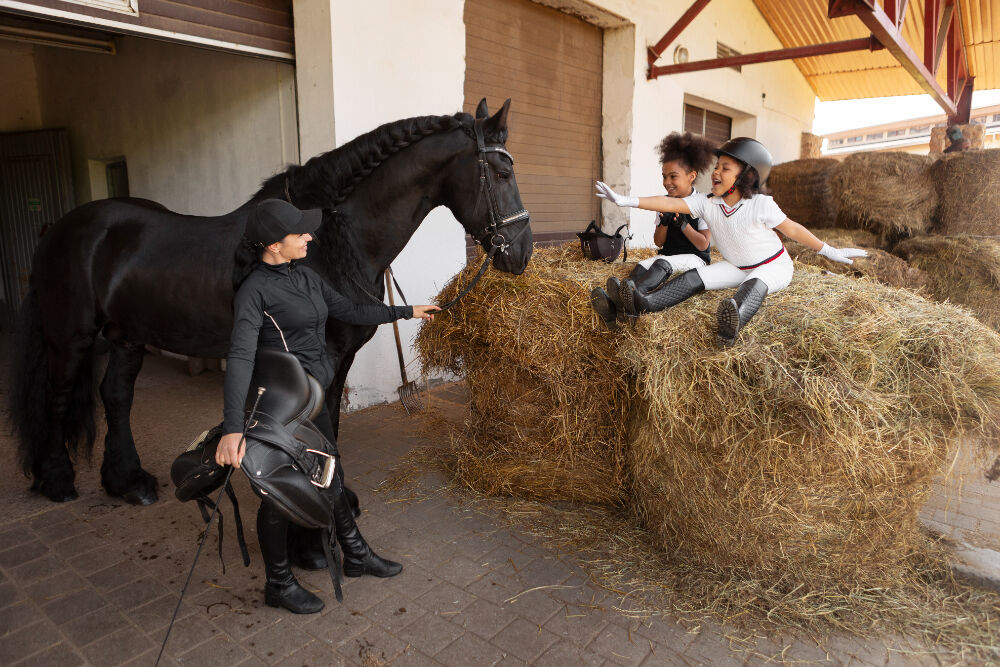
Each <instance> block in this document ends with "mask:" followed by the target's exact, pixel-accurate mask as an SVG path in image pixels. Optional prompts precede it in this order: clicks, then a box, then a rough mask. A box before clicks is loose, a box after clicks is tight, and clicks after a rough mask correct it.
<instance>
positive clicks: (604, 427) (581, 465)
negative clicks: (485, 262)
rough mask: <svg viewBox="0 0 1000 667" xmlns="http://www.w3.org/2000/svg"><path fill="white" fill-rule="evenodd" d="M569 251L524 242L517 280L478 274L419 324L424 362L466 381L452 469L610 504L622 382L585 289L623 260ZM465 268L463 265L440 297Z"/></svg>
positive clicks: (534, 491) (615, 486) (617, 462)
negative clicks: (527, 255) (443, 309)
mask: <svg viewBox="0 0 1000 667" xmlns="http://www.w3.org/2000/svg"><path fill="white" fill-rule="evenodd" d="M580 255H581V253H580V247H579V245H578V244H576V245H566V246H563V247H559V248H546V249H536V250H535V255H534V257H533V259H532V262H531V265H530V266H529V269H528V274H527V275H526V276H524V277H517V276H512V275H510V274H506V273H501V272H499V271H495V270H490V271H487V272H486V274H485V275H484V276H483V278H482V280H481V281H480V283H479V285H477V286H476V288H475V289H474V290H472V291H471V292H469V293H468V294H467V295H466V296H464V297H463V298H462V301H461V302H460V303H459V305H458V306H456V307H455V308H454V309H453V310H451V311H449V312H448V313H445V314H442V315H439V316H438V317H436V318H435V319H434V321H433V322H432V323H429V324H427V325H425V326H424V327H422V329H421V333H420V336H419V338H418V339H417V348H418V350H419V352H420V355H421V358H422V360H423V364H424V367H425V368H442V369H448V370H451V371H454V372H461V373H462V374H464V376H465V378H466V382H467V384H468V387H469V391H470V394H471V415H470V420H469V424H468V429H469V431H468V433H467V434H466V435H467V436H468V437H467V438H466V439H465V441H464V443H463V447H462V448H460V449H459V450H458V457H457V459H456V470H455V474H456V476H457V477H458V478H459V479H460V480H461V481H462V482H463V483H464V484H466V485H468V486H469V487H471V488H474V489H476V490H478V491H480V492H482V493H486V494H489V495H513V496H518V497H522V498H532V499H536V500H571V501H583V502H593V503H598V504H614V503H618V502H620V501H621V492H622V475H623V471H624V469H623V458H622V447H623V443H624V439H625V432H624V429H623V426H622V424H623V423H624V412H623V410H624V409H625V406H626V405H627V403H628V401H627V399H626V396H625V394H626V393H627V392H628V391H629V386H628V383H627V382H626V378H625V377H624V376H623V375H622V373H621V370H622V369H621V365H620V362H619V361H618V360H617V359H615V357H614V354H613V351H612V349H611V344H610V342H609V340H608V338H607V336H606V335H604V332H601V331H600V330H598V329H597V328H596V327H594V326H593V323H594V322H593V313H592V310H591V307H590V300H589V292H590V285H591V284H592V283H598V282H599V283H600V284H601V285H603V284H604V281H605V280H606V278H607V277H608V276H609V275H611V274H612V273H614V274H616V275H618V276H619V277H624V276H625V275H626V274H627V273H628V272H629V271H630V270H631V268H632V267H634V266H635V265H634V264H631V263H630V264H628V265H624V264H612V265H609V264H605V263H604V262H587V261H583V260H582V258H581V257H580ZM648 255H649V251H646V252H645V253H643V252H642V251H640V252H639V253H637V259H638V258H642V257H643V256H648ZM630 256H633V253H630ZM473 264H476V266H473ZM477 267H478V264H477V263H476V262H473V263H470V265H469V268H467V269H466V271H465V272H464V273H462V274H459V276H457V277H456V280H454V281H452V283H451V284H449V285H448V286H447V287H445V289H444V291H442V292H441V294H440V295H439V297H438V298H439V300H440V302H442V303H443V302H444V301H446V300H450V299H451V298H453V297H454V296H455V294H456V293H457V290H458V288H459V287H460V286H463V285H465V284H467V283H468V281H469V280H471V279H472V276H473V275H474V274H475V271H476V269H477Z"/></svg>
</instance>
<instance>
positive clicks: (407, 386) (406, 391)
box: [385, 269, 424, 414]
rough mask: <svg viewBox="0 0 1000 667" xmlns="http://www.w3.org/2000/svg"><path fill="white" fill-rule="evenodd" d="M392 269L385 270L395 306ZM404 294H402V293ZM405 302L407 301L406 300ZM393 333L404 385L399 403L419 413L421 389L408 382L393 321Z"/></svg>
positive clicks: (407, 411) (391, 303) (407, 409)
mask: <svg viewBox="0 0 1000 667" xmlns="http://www.w3.org/2000/svg"><path fill="white" fill-rule="evenodd" d="M392 282H393V281H392V269H386V270H385V291H386V292H388V293H389V305H390V306H395V305H396V301H395V299H394V298H393V296H392ZM400 294H402V292H401V293H400ZM404 301H405V299H404ZM392 333H393V334H395V336H396V355H397V356H398V357H399V375H400V377H401V378H402V380H403V384H401V385H399V390H398V391H399V402H400V403H402V404H403V409H404V410H406V414H411V413H413V412H419V411H421V410H423V409H424V404H423V402H422V401H421V400H420V388H419V387H418V386H417V383H416V382H413V381H410V380H407V378H406V363H405V362H404V361H403V343H402V342H401V341H400V339H399V324H398V322H397V321H396V320H393V321H392Z"/></svg>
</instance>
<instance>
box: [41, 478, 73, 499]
mask: <svg viewBox="0 0 1000 667" xmlns="http://www.w3.org/2000/svg"><path fill="white" fill-rule="evenodd" d="M31 490H32V491H34V492H36V493H40V494H42V495H43V496H45V497H46V498H48V499H49V500H51V501H52V502H54V503H67V502H69V501H71V500H76V499H77V498H79V497H80V495H79V494H78V493H77V492H76V488H75V487H74V486H73V482H68V483H66V482H64V483H62V484H59V483H55V482H43V481H41V480H38V479H36V480H35V481H34V483H33V484H32V485H31Z"/></svg>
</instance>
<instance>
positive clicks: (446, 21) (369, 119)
mask: <svg viewBox="0 0 1000 667" xmlns="http://www.w3.org/2000/svg"><path fill="white" fill-rule="evenodd" d="M304 4H305V5H308V4H310V3H308V2H305V0H297V1H296V3H295V5H294V11H296V12H298V11H299V9H300V6H302V5H304ZM330 7H331V11H330V14H331V19H330V25H331V26H332V27H331V29H332V35H333V38H332V40H331V41H332V45H333V46H332V48H333V68H332V77H333V109H332V111H331V113H330V114H329V117H330V118H332V119H333V127H334V128H335V137H336V139H335V140H336V144H337V145H338V146H339V145H343V144H345V143H347V142H348V141H350V140H351V139H353V138H354V137H356V136H358V135H359V134H362V133H364V132H368V131H369V130H372V129H374V128H376V127H378V126H379V125H382V124H383V123H388V122H392V121H395V120H399V119H401V118H408V117H411V116H423V115H450V114H453V113H455V112H457V111H461V109H462V101H463V92H464V77H465V24H464V23H463V19H462V12H463V8H464V3H463V2H462V1H461V0H425V1H424V2H420V3H401V2H396V1H394V0H369V1H368V2H364V3H361V2H356V1H354V0H333V1H332V2H331V3H330ZM304 11H309V12H313V10H312V9H304ZM315 23H318V21H316V22H314V25H315ZM295 39H296V53H297V54H298V53H299V52H300V51H301V50H303V49H308V48H310V46H309V44H314V43H317V42H318V43H320V45H322V43H323V42H322V36H321V35H316V34H312V30H311V29H310V31H305V30H301V31H300V27H299V23H298V21H296V25H295ZM325 85H326V84H325V82H324V83H322V84H321V86H320V88H321V89H322V87H323V86H325ZM299 88H300V90H301V89H302V88H303V81H302V79H301V77H300V81H299ZM301 99H302V98H300V105H301V103H302V101H301ZM309 113H310V114H312V115H314V116H316V117H324V116H323V114H321V113H320V112H319V110H318V109H310V111H309ZM300 117H301V118H302V119H303V129H304V130H305V131H309V125H308V124H307V121H306V118H305V116H304V114H303V113H302V112H301V110H300ZM330 148H332V146H331V147H330ZM310 150H311V149H310ZM316 152H319V151H316ZM428 258H433V261H428ZM464 265H465V237H464V231H463V230H462V227H461V225H459V223H458V222H457V221H456V220H455V218H454V216H452V215H451V213H450V211H448V210H447V209H443V208H439V209H435V210H434V211H431V213H430V215H428V216H427V218H426V219H425V220H424V222H423V224H421V226H420V228H419V229H418V230H417V233H416V234H414V236H413V237H412V238H411V239H410V242H409V244H408V245H407V246H406V248H404V249H403V252H402V253H401V254H400V255H399V257H398V258H397V259H396V261H395V262H394V263H393V270H394V271H395V272H396V276H397V279H398V280H399V282H400V284H401V285H402V286H403V289H404V290H405V291H406V296H407V298H408V299H409V300H410V302H411V303H417V304H422V303H430V301H431V299H432V297H433V296H434V295H436V294H437V293H438V292H439V291H440V290H441V288H442V287H444V285H445V283H446V282H447V281H448V280H449V279H450V278H451V277H452V276H453V275H454V274H455V273H457V272H458V271H459V270H460V269H461V268H462V267H463V266H464ZM397 302H398V296H397ZM399 325H400V336H401V338H402V341H403V348H404V356H405V358H406V360H407V364H408V371H407V374H408V376H409V378H410V379H414V378H419V376H420V368H419V366H418V365H417V364H416V363H414V358H415V354H414V352H413V350H412V349H411V345H412V341H413V339H414V337H415V336H416V334H417V331H418V327H419V321H412V320H410V321H407V320H403V321H400V322H399ZM395 345H396V344H395V339H394V337H393V333H392V327H391V326H389V325H386V326H382V327H380V328H379V330H378V333H377V334H376V335H375V337H374V338H373V339H372V340H371V341H370V342H369V343H368V344H367V345H366V346H365V347H364V348H362V350H361V352H359V353H358V355H357V357H356V359H355V361H354V366H353V367H352V369H351V372H350V375H349V376H348V378H347V384H348V387H349V392H348V399H349V401H350V405H349V406H348V407H349V408H358V407H364V406H367V405H372V404H374V403H381V402H385V401H395V400H397V398H398V396H397V393H396V390H397V388H398V387H399V385H400V375H399V366H398V362H397V360H396V350H395Z"/></svg>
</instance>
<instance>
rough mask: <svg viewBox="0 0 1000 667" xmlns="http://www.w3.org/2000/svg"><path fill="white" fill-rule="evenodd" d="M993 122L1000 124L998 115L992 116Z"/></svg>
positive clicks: (999, 115)
mask: <svg viewBox="0 0 1000 667" xmlns="http://www.w3.org/2000/svg"><path fill="white" fill-rule="evenodd" d="M993 122H994V123H1000V113H995V114H993Z"/></svg>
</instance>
